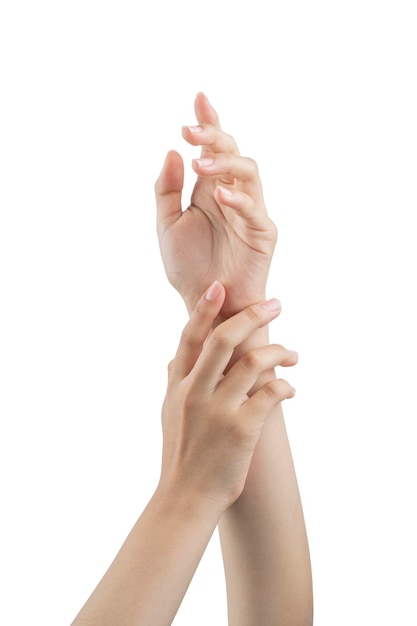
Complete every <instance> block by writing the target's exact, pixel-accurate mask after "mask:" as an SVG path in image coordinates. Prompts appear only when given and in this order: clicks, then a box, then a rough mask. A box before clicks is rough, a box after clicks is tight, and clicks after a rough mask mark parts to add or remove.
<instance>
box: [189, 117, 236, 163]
mask: <svg viewBox="0 0 417 626" xmlns="http://www.w3.org/2000/svg"><path fill="white" fill-rule="evenodd" d="M182 136H183V137H184V139H185V140H186V141H188V143H190V144H191V145H192V146H204V147H206V148H207V151H208V152H213V153H218V152H220V153H222V152H227V153H230V154H236V155H238V154H239V149H238V147H237V145H236V141H235V140H234V138H233V137H232V136H231V135H228V134H227V133H225V132H223V131H222V130H221V129H220V128H217V127H216V126H212V125H211V124H201V125H200V126H183V127H182Z"/></svg>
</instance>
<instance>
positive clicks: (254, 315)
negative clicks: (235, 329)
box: [244, 307, 261, 322]
mask: <svg viewBox="0 0 417 626" xmlns="http://www.w3.org/2000/svg"><path fill="white" fill-rule="evenodd" d="M244 315H245V316H246V317H247V318H248V319H249V320H250V321H251V322H260V321H261V315H260V311H259V310H258V309H257V308H256V307H249V308H247V309H245V310H244Z"/></svg>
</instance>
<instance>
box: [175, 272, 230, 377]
mask: <svg viewBox="0 0 417 626" xmlns="http://www.w3.org/2000/svg"><path fill="white" fill-rule="evenodd" d="M225 297H226V292H225V289H224V287H223V285H222V284H221V283H219V282H218V281H214V283H213V284H212V285H211V286H210V287H209V288H208V289H207V291H206V292H205V294H204V295H203V296H202V297H201V298H200V300H199V301H198V303H197V306H196V308H195V309H194V311H193V313H192V314H191V317H190V320H189V322H188V323H187V325H186V326H185V328H184V330H183V332H182V335H181V340H180V343H179V346H178V350H177V354H176V356H175V359H174V361H173V362H172V364H171V366H170V372H171V376H174V377H176V378H177V379H178V378H180V379H183V378H185V377H186V376H187V375H188V374H189V373H190V371H191V370H192V368H193V367H194V365H195V362H196V361H197V359H198V357H199V355H200V353H201V350H202V349H203V344H204V342H205V340H206V339H207V336H208V335H209V333H210V331H211V329H212V327H213V322H214V320H215V318H216V317H217V315H218V313H219V311H220V309H221V308H222V306H223V303H224V300H225Z"/></svg>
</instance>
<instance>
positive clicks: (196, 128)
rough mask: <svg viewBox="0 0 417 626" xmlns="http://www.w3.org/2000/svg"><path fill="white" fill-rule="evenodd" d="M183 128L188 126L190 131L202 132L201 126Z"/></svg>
mask: <svg viewBox="0 0 417 626" xmlns="http://www.w3.org/2000/svg"><path fill="white" fill-rule="evenodd" d="M183 128H188V130H189V131H190V132H191V133H195V134H197V133H202V132H203V130H204V128H203V127H202V126H183Z"/></svg>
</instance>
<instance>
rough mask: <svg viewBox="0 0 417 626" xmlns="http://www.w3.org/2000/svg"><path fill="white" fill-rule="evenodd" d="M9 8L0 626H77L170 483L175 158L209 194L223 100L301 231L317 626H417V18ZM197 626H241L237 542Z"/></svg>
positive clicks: (1, 209)
mask: <svg viewBox="0 0 417 626" xmlns="http://www.w3.org/2000/svg"><path fill="white" fill-rule="evenodd" d="M0 7H1V8H0V68H1V69H0V89H1V97H0V299H1V308H0V317H1V325H0V367H1V380H0V385H1V388H0V411H1V426H0V429H1V431H0V475H1V511H2V513H1V534H0V574H1V579H2V580H1V581H0V583H1V596H2V599H1V604H0V623H2V624H7V625H8V626H15V625H16V626H21V625H23V624H36V625H37V624H39V625H42V626H56V625H57V624H69V623H70V621H71V620H72V618H73V617H74V616H75V614H76V613H77V612H78V610H79V608H80V607H81V605H82V604H83V603H84V601H85V600H86V598H87V596H88V595H89V594H90V592H91V591H92V589H93V587H94V586H95V585H96V583H97V582H98V580H99V578H100V577H101V576H102V574H103V573H104V571H105V569H106V568H107V566H108V564H109V563H110V561H111V560H112V558H113V557H114V555H115V554H116V552H117V550H118V548H119V547H120V545H121V543H122V542H123V540H124V538H125V536H126V535H127V533H128V531H129V530H130V528H131V526H132V525H133V523H134V521H135V520H136V518H137V517H138V515H139V514H140V512H141V511H142V509H143V507H144V506H145V504H146V502H147V500H148V498H149V497H150V496H151V494H152V492H153V489H154V488H155V486H156V482H157V479H158V477H159V461H160V449H161V431H160V406H161V403H162V399H163V396H164V390H165V379H166V364H167V362H168V361H169V360H170V359H171V358H172V356H173V353H174V350H175V346H176V344H177V339H178V336H179V333H180V330H181V328H182V326H183V324H184V323H185V320H186V313H185V309H184V307H183V305H182V303H181V301H180V298H179V296H177V294H176V293H175V292H174V290H173V289H172V288H171V287H170V286H169V285H168V283H167V281H166V279H165V276H164V272H163V268H162V264H161V261H160V259H159V253H158V245H157V239H156V234H155V204H154V197H153V183H154V180H155V179H156V177H157V175H158V173H159V170H160V167H161V165H162V162H163V159H164V156H165V153H166V151H167V150H168V149H170V148H176V149H178V150H179V151H180V152H181V153H182V154H183V155H184V158H185V159H186V167H187V180H186V185H187V195H189V191H190V189H191V187H192V184H193V180H194V177H193V175H192V171H191V166H190V164H191V158H192V157H193V156H197V153H198V150H196V149H192V148H190V147H187V146H186V145H185V143H184V142H183V140H182V139H181V126H182V125H183V124H193V123H195V118H194V112H193V100H194V97H195V94H196V93H197V92H198V91H200V90H202V91H205V92H206V93H207V94H208V96H209V97H210V99H211V100H212V102H213V104H214V105H215V107H216V108H217V110H218V112H219V114H220V116H221V119H222V122H223V126H224V128H225V129H226V130H227V131H228V132H230V133H232V134H233V135H235V137H236V138H237V140H238V143H239V145H240V148H241V151H242V153H243V154H244V155H247V156H251V157H253V158H255V159H256V160H257V161H258V164H259V167H260V171H261V175H262V180H263V184H264V191H265V196H266V200H267V205H268V207H269V211H270V214H271V216H272V217H273V218H274V220H275V222H276V223H277V225H278V227H279V231H280V239H279V245H278V248H277V251H276V255H275V258H274V262H273V268H272V271H271V275H270V281H269V288H268V295H269V296H270V297H273V296H276V297H279V298H280V299H281V301H282V303H283V312H282V314H281V317H280V318H279V319H278V321H276V322H275V323H274V325H273V326H272V328H271V333H272V338H273V340H274V341H277V342H279V343H284V344H285V345H286V346H288V347H289V348H292V349H296V350H298V351H299V354H300V361H299V364H298V366H297V368H295V369H293V370H292V371H291V372H290V373H289V374H288V376H289V380H290V381H291V383H292V384H294V385H295V386H296V387H297V395H296V398H295V399H294V400H292V401H291V402H288V403H287V404H286V405H285V414H286V417H287V424H288V429H289V435H290V440H291V445H292V450H293V454H294V458H295V463H296V468H297V473H298V478H299V483H300V489H301V493H302V499H303V505H304V509H305V516H306V522H307V527H308V533H309V540H310V548H311V554H312V561H313V571H314V585H315V605H316V624H317V626H334V625H335V624H337V625H338V626H345V625H346V626H348V625H349V626H351V625H352V624H355V625H356V626H362V625H364V626H365V625H366V626H369V625H370V624H371V625H373V624H375V625H378V626H383V625H384V626H385V625H390V626H391V625H392V624H407V625H408V624H417V607H416V602H415V589H416V582H417V581H416V575H415V569H416V557H417V554H416V552H417V550H416V537H415V531H416V528H417V519H416V505H415V493H416V486H415V477H416V474H417V472H416V470H417V467H416V454H415V447H416V443H415V442H416V438H415V435H414V432H415V422H416V417H417V410H416V398H415V395H416V380H415V379H416V365H415V360H416V349H417V345H416V344H417V342H416V330H415V324H416V316H417V307H416V293H415V292H416V278H415V273H416V266H417V263H416V252H415V250H416V243H415V228H416V226H415V224H416V222H415V217H414V215H413V214H415V213H416V209H417V201H416V200H417V198H416V196H417V192H416V166H417V157H416V145H417V143H416V141H417V124H416V111H417V93H416V76H417V74H416V69H417V68H416V65H417V63H416V59H417V45H416V28H417V23H416V19H415V16H414V15H413V12H412V10H413V8H415V3H414V2H412V1H409V2H406V1H405V0H395V1H394V0H391V1H383V0H382V1H381V0H380V1H378V2H376V1H371V0H350V1H349V2H338V1H330V0H328V1H324V0H318V1H317V2H309V1H307V0H304V1H300V0H294V1H292V2H281V3H273V2H269V1H267V0H258V1H257V2H251V3H249V2H245V1H240V2H237V1H233V2H227V1H225V0H222V1H220V0H212V1H211V2H210V3H195V2H191V0H190V1H186V0H177V1H176V2H168V1H165V2H161V1H158V0H157V1H156V2H152V3H150V2H142V3H139V2H133V1H130V2H128V1H124V0H119V1H118V2H114V1H113V2H110V1H102V2H98V1H93V0H82V1H80V0H72V2H57V1H52V0H50V1H49V2H47V1H45V0H38V1H37V2H29V1H25V2H24V1H21V0H13V1H11V0H3V1H2V2H1V4H0ZM175 624H178V625H181V624H187V625H188V624H193V625H194V624H198V625H199V626H205V625H213V624H216V625H217V624H218V625H220V626H221V625H225V624H226V612H225V591H224V579H223V571H222V564H221V555H220V551H219V547H218V541H217V536H214V537H213V541H212V542H211V544H210V546H209V549H208V551H207V553H206V555H205V557H204V559H203V561H202V563H201V566H200V568H199V570H198V572H197V574H196V576H195V579H194V580H193V583H192V585H191V587H190V589H189V592H188V594H187V596H186V599H185V600H184V603H183V605H182V607H181V609H180V611H179V613H178V616H177V618H176V620H175ZM260 626H262V625H260Z"/></svg>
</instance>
